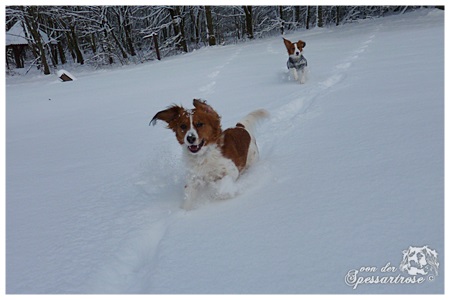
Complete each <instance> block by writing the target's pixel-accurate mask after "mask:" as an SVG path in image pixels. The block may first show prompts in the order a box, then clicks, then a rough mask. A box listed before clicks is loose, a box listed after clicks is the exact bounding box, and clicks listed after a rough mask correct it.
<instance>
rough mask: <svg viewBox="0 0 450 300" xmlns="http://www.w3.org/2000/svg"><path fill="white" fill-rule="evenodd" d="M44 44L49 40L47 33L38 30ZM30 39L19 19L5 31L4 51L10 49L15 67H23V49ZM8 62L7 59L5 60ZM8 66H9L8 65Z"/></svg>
mask: <svg viewBox="0 0 450 300" xmlns="http://www.w3.org/2000/svg"><path fill="white" fill-rule="evenodd" d="M39 34H40V35H41V37H42V39H43V41H44V44H46V43H48V42H49V38H48V36H47V34H45V33H44V32H42V31H40V30H39ZM31 41H32V39H31V35H30V34H29V33H28V30H27V29H26V27H24V24H23V23H22V22H21V21H17V22H16V23H15V24H14V25H13V27H11V28H10V29H9V30H8V31H7V32H6V53H7V54H8V50H9V49H11V50H12V53H13V56H14V61H15V63H16V67H17V68H23V67H24V57H25V50H26V48H27V47H28V46H29V44H30V43H32V42H31ZM6 62H7V63H8V60H6ZM8 67H9V66H8Z"/></svg>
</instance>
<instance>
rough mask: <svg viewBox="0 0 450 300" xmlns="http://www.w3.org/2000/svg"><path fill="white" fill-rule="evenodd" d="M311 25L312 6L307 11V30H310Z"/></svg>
mask: <svg viewBox="0 0 450 300" xmlns="http://www.w3.org/2000/svg"><path fill="white" fill-rule="evenodd" d="M309 23H311V6H308V9H307V11H306V29H309Z"/></svg>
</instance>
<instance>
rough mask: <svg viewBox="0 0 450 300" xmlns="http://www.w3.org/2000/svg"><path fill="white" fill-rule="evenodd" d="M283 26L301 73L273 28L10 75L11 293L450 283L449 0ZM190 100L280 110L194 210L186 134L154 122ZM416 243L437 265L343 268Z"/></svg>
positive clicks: (389, 287)
mask: <svg viewBox="0 0 450 300" xmlns="http://www.w3.org/2000/svg"><path fill="white" fill-rule="evenodd" d="M419 36H420V41H419V40H418V39H417V37H419ZM287 38H290V39H298V38H301V39H303V40H305V41H306V43H307V47H306V48H305V53H304V55H305V57H306V58H307V59H308V64H309V66H310V73H309V78H308V80H307V82H306V84H304V85H299V84H297V83H295V82H293V81H291V80H289V76H288V72H287V70H286V69H285V64H286V60H287V55H286V51H285V49H284V45H283V43H282V40H281V38H280V37H274V38H268V39H262V40H256V41H252V42H247V43H243V44H239V45H229V46H219V47H213V48H205V49H201V50H199V51H195V52H193V53H189V54H186V55H181V56H177V57H171V58H168V59H165V60H163V61H161V62H154V63H147V64H143V65H137V66H128V67H123V68H120V69H117V70H110V71H86V70H84V69H83V68H73V69H70V70H69V71H70V72H71V73H72V74H74V75H75V76H76V77H77V79H78V80H77V81H72V82H64V83H63V82H60V81H59V80H58V79H57V78H56V76H53V77H49V76H37V77H33V78H29V77H25V78H16V77H13V78H7V80H6V292H7V293H14V294H15V293H52V294H53V293H181V294H184V293H215V294H220V293H350V294H351V293H443V292H444V266H445V263H444V63H443V62H444V13H443V12H442V11H438V10H421V11H417V12H414V13H409V14H404V15H401V16H392V17H386V18H380V19H373V20H366V21H361V22H358V23H354V24H349V25H344V26H339V27H336V28H326V29H314V30H310V31H299V32H296V33H291V34H288V35H287ZM193 98H203V99H207V100H208V103H209V104H211V105H212V106H213V107H214V108H215V109H216V110H217V111H218V112H219V113H220V114H221V115H222V121H223V125H224V127H225V128H226V127H228V126H231V125H234V123H235V122H236V121H238V120H239V119H240V118H241V117H243V116H244V115H245V114H246V113H248V112H250V111H252V110H254V109H257V108H265V109H267V110H268V111H270V113H271V119H270V120H268V121H266V122H264V123H262V124H261V125H260V126H259V130H258V132H257V135H256V138H257V142H258V144H259V147H260V154H261V160H260V161H259V162H258V164H257V165H256V166H255V167H254V168H252V169H250V170H248V172H247V173H246V174H244V175H243V176H242V177H241V178H240V179H239V181H238V182H237V183H236V187H234V188H236V189H237V190H238V191H239V195H238V196H237V197H235V198H234V199H230V200H227V201H222V202H212V203H207V204H204V205H203V206H201V207H200V208H198V209H196V210H193V211H189V212H186V211H183V210H181V209H180V208H179V206H180V204H181V200H182V194H183V185H184V180H183V165H182V162H181V150H180V147H179V145H178V143H177V142H176V140H175V138H174V136H173V134H172V133H171V132H170V131H169V130H167V129H165V128H164V126H163V125H162V124H158V126H155V127H149V126H148V122H149V121H150V119H151V117H152V116H153V115H154V114H155V113H156V112H157V111H159V110H161V109H163V108H164V107H166V106H168V105H170V104H172V103H177V104H183V105H184V106H188V107H190V106H191V102H192V99H193ZM424 245H429V247H430V248H432V249H434V250H436V251H437V253H438V261H439V264H440V265H439V273H438V275H436V276H435V277H430V275H431V274H428V276H426V277H425V279H426V280H425V282H424V283H422V284H417V283H416V284H360V285H359V286H357V288H356V289H353V288H352V286H349V285H347V284H346V282H345V277H346V275H347V274H348V272H349V271H350V270H353V269H356V270H360V268H362V267H376V271H375V272H373V273H371V272H361V273H360V275H362V276H365V277H366V276H372V275H374V276H387V275H390V276H397V275H401V276H405V277H411V276H410V275H408V274H407V273H403V272H400V271H399V270H397V271H396V272H390V273H389V272H382V267H383V266H385V265H386V264H387V263H390V264H391V265H393V266H395V267H397V268H398V266H399V264H400V261H401V260H402V257H403V254H402V251H403V250H406V249H408V248H409V247H410V246H424ZM384 271H386V269H384ZM432 279H434V280H432Z"/></svg>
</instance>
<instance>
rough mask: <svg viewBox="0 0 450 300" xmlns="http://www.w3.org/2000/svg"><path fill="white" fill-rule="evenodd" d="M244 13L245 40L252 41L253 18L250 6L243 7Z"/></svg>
mask: <svg viewBox="0 0 450 300" xmlns="http://www.w3.org/2000/svg"><path fill="white" fill-rule="evenodd" d="M243 8H244V13H245V28H246V30H247V38H249V39H253V38H254V36H253V17H252V6H243Z"/></svg>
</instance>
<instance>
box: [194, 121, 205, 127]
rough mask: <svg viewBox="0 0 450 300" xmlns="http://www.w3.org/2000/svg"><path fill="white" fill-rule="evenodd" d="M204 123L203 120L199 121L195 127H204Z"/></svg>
mask: <svg viewBox="0 0 450 300" xmlns="http://www.w3.org/2000/svg"><path fill="white" fill-rule="evenodd" d="M203 125H204V124H203V123H202V122H197V123H196V124H195V127H197V128H200V127H202V126H203Z"/></svg>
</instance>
